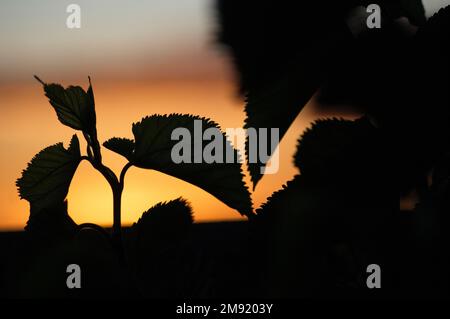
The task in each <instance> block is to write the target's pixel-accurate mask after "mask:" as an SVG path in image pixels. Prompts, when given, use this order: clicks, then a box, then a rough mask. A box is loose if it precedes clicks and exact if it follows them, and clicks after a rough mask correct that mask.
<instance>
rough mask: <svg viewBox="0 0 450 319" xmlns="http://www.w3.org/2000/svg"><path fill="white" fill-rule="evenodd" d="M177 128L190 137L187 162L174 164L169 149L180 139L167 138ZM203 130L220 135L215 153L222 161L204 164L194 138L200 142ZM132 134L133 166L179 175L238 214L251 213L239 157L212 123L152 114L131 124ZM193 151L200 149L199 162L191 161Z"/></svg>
mask: <svg viewBox="0 0 450 319" xmlns="http://www.w3.org/2000/svg"><path fill="white" fill-rule="evenodd" d="M195 121H198V122H196V123H197V124H200V125H201V128H200V127H198V128H195V125H194V123H195ZM177 128H180V129H183V128H184V129H185V130H187V132H188V133H189V135H190V137H191V140H189V141H187V143H188V144H187V146H188V148H190V154H189V155H187V157H188V158H189V162H181V163H178V164H177V163H175V162H174V160H173V159H172V154H171V152H172V149H173V147H174V145H176V144H178V143H180V142H181V141H183V139H181V140H180V141H178V140H172V138H171V135H172V132H173V131H174V130H175V129H177ZM207 129H212V131H213V132H215V133H217V135H219V136H221V137H222V141H219V143H220V145H221V146H222V147H221V149H222V150H223V153H222V154H220V153H218V154H219V155H218V157H220V159H219V160H220V161H222V163H220V162H212V163H205V162H204V160H203V152H202V151H203V147H202V145H199V143H198V141H200V142H201V143H203V142H202V141H201V139H202V136H203V133H204V132H205V130H207ZM133 134H134V138H135V149H134V152H133V155H132V158H131V160H130V162H131V163H132V164H133V165H135V166H137V167H140V168H147V169H154V170H157V171H160V172H163V173H166V174H168V175H171V176H174V177H177V178H180V179H182V180H184V181H187V182H189V183H191V184H194V185H196V186H198V187H200V188H202V189H203V190H205V191H207V192H209V193H210V194H212V195H214V196H215V197H216V198H218V199H219V200H221V201H222V202H224V203H225V204H226V205H228V206H230V207H231V208H234V209H237V210H238V211H239V212H240V213H241V214H243V215H247V216H248V215H251V214H252V203H251V199H250V193H249V191H248V189H247V187H246V186H245V184H244V182H243V179H242V178H243V174H242V170H241V164H240V156H239V154H238V151H237V150H235V149H233V147H232V146H231V143H230V142H229V141H228V140H227V139H226V137H225V134H223V133H222V132H221V131H220V128H219V126H218V125H217V124H216V123H214V122H212V121H210V120H208V119H205V118H200V117H197V116H192V115H181V114H171V115H164V116H163V115H152V116H150V117H145V118H143V119H142V121H141V122H138V123H134V124H133ZM197 134H199V135H198V136H197ZM213 140H214V138H213ZM208 143H209V142H205V143H204V144H208ZM195 150H201V153H200V154H198V155H199V157H200V160H201V162H199V163H195V161H196V159H195V158H194V157H195V153H196V151H195ZM227 154H229V155H232V156H233V162H232V163H227V162H226V159H227Z"/></svg>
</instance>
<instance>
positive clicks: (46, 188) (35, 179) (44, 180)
mask: <svg viewBox="0 0 450 319" xmlns="http://www.w3.org/2000/svg"><path fill="white" fill-rule="evenodd" d="M80 160H81V154H80V144H79V141H78V138H77V136H76V135H74V136H73V137H72V140H71V141H70V145H69V148H68V149H65V148H64V146H63V144H62V143H58V144H55V145H52V146H49V147H47V148H45V149H44V150H42V151H40V152H39V153H38V154H37V155H36V156H35V157H34V158H33V159H32V160H31V162H30V163H29V164H28V167H27V168H26V169H25V170H24V171H23V172H22V177H21V178H19V179H18V180H17V182H16V185H17V187H18V190H19V195H20V198H22V199H26V200H27V201H29V202H30V206H31V214H32V215H33V216H34V215H36V214H38V213H39V212H40V211H41V210H42V209H44V208H49V207H53V206H54V205H57V204H59V203H62V202H63V201H64V199H65V198H66V196H67V192H68V190H69V185H70V182H71V180H72V177H73V175H74V173H75V171H76V169H77V167H78V164H79V163H80ZM30 217H32V216H30Z"/></svg>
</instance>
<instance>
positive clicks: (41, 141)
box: [0, 0, 448, 229]
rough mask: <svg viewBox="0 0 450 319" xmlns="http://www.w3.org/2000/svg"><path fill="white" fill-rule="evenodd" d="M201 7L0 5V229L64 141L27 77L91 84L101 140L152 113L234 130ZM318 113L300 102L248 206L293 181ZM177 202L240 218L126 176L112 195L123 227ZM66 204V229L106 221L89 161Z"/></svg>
mask: <svg viewBox="0 0 450 319" xmlns="http://www.w3.org/2000/svg"><path fill="white" fill-rule="evenodd" d="M70 3H77V4H79V5H80V7H81V29H68V28H67V27H66V24H65V22H66V18H67V16H68V13H66V7H67V5H68V4H70ZM447 3H448V1H447ZM212 4H213V2H212V1H211V0H189V1H167V0H166V1H164V0H152V1H139V0H132V1H130V0H128V1H118V0H95V1H92V0H91V1H81V0H77V1H74V0H72V1H49V0H27V1H18V0H2V1H1V2H0V43H1V44H0V112H1V116H0V152H1V156H0V176H1V178H0V229H21V228H23V226H24V225H25V223H26V220H27V218H28V202H26V201H24V200H19V198H18V195H17V190H16V187H15V180H16V179H17V178H18V177H19V176H20V173H21V170H22V169H23V168H25V167H26V164H27V162H29V160H30V159H31V158H32V157H33V155H35V154H36V153H37V152H38V151H39V150H41V149H42V148H44V147H46V146H48V145H51V144H54V143H56V142H60V141H62V142H64V143H66V144H67V143H68V141H69V140H70V137H71V135H72V134H73V130H71V129H70V128H68V127H65V126H63V125H61V124H59V122H58V121H57V119H56V115H55V113H54V111H53V109H52V108H51V106H50V105H49V104H48V102H47V99H46V98H45V97H44V94H43V91H42V87H41V86H40V84H39V83H37V82H36V81H35V80H34V79H33V77H32V75H33V74H38V75H39V76H40V77H41V78H42V79H44V80H45V81H47V82H59V83H61V84H64V85H69V84H78V85H81V86H83V87H86V86H87V76H88V75H90V76H91V77H92V80H93V87H94V93H95V98H96V108H97V121H98V130H99V139H100V140H101V141H103V140H105V139H107V138H109V137H112V136H120V137H129V138H131V137H132V134H131V123H132V122H136V121H138V120H140V119H141V118H142V117H143V116H145V115H149V114H153V113H171V112H179V113H192V114H198V115H201V116H206V117H210V118H212V119H214V120H215V121H216V122H218V123H219V124H220V125H221V126H222V127H223V128H226V127H242V125H243V120H244V112H243V102H242V101H241V100H239V99H238V98H237V96H236V90H235V87H234V83H233V76H232V72H231V70H230V65H229V61H228V59H227V57H226V56H225V55H224V53H223V52H221V51H220V50H219V49H218V48H217V46H214V44H213V39H214V29H215V24H214V16H213V11H212ZM439 6H442V1H437V0H434V1H431V0H430V1H426V7H427V14H428V15H430V14H431V13H432V12H434V11H436V10H437V8H438V7H439ZM319 116H326V114H318V113H317V112H315V109H314V101H311V102H310V103H309V104H308V106H307V107H306V108H305V109H304V110H303V111H302V113H301V114H300V116H299V118H297V120H296V122H295V123H294V125H293V126H292V127H291V128H290V131H289V132H288V133H287V135H286V137H285V139H284V140H283V141H282V143H281V145H280V171H279V172H278V173H277V174H275V175H267V176H265V177H264V178H263V179H262V181H261V182H260V184H259V185H258V187H257V190H256V191H255V192H254V194H253V195H252V196H253V201H254V206H255V207H258V206H259V205H260V204H261V203H262V202H264V201H265V199H266V198H267V197H268V196H269V195H270V194H271V193H272V192H273V191H275V190H277V189H279V188H280V187H281V185H282V184H284V183H285V182H286V181H288V180H289V179H290V178H291V177H292V176H293V175H294V174H296V173H297V170H296V169H295V168H294V167H293V165H292V160H291V158H292V155H293V152H294V150H295V144H296V139H297V138H298V136H299V134H300V133H301V132H302V131H303V130H304V129H305V127H306V126H307V125H308V123H310V122H311V121H312V120H313V119H314V118H317V117H319ZM79 137H80V138H81V135H80V134H79ZM82 149H84V147H83V148H82ZM103 154H104V162H105V164H106V165H109V166H110V167H111V168H112V169H113V170H114V171H115V172H118V171H120V169H121V167H122V166H123V165H124V164H125V162H124V160H123V159H122V158H121V157H119V156H118V155H116V154H113V153H111V152H109V151H107V150H104V151H103ZM247 181H248V178H247ZM179 196H183V197H185V198H186V199H188V200H189V201H190V202H191V204H192V206H193V208H194V213H195V218H196V220H197V221H207V220H228V219H235V218H238V217H239V214H238V213H237V212H236V211H234V210H232V209H230V208H228V207H227V206H225V205H224V204H222V203H221V202H220V201H218V200H217V199H215V198H214V197H212V196H211V195H209V194H208V193H206V192H205V191H203V190H200V189H199V188H197V187H195V186H192V185H189V184H187V183H185V182H183V181H180V180H177V179H175V178H172V177H169V176H166V175H164V174H161V173H158V172H155V171H148V170H147V171H146V170H141V169H137V168H132V169H131V170H130V171H129V173H128V175H127V178H126V185H125V191H124V197H123V208H122V211H123V221H124V224H130V223H132V222H133V221H135V220H137V218H138V217H140V215H141V214H142V212H143V211H145V210H147V209H148V208H149V207H151V206H152V205H154V204H155V203H157V202H159V201H164V200H170V199H174V198H176V197H179ZM68 200H69V212H70V214H71V216H72V217H73V218H74V219H75V221H77V222H79V223H81V222H94V223H99V224H102V225H110V224H111V222H112V195H111V191H110V189H109V187H108V184H107V183H106V182H105V181H104V180H103V178H102V177H101V176H100V174H99V173H97V172H95V171H94V170H93V169H92V168H91V167H90V166H89V164H88V163H82V164H81V165H80V167H79V170H78V171H77V173H76V175H75V177H74V180H73V183H72V185H71V188H70V192H69V195H68Z"/></svg>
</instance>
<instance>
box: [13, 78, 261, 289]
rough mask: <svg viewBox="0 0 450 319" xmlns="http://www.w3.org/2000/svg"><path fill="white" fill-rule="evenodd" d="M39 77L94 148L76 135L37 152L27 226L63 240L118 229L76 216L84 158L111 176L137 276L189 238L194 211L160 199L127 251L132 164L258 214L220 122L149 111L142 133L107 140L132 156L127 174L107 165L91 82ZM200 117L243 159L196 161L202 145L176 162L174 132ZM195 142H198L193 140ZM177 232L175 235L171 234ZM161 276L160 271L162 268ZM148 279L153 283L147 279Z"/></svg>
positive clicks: (65, 119)
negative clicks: (75, 184) (74, 198)
mask: <svg viewBox="0 0 450 319" xmlns="http://www.w3.org/2000/svg"><path fill="white" fill-rule="evenodd" d="M36 79H37V80H38V81H39V82H40V83H41V84H42V85H43V87H44V91H45V94H46V96H47V97H48V98H49V102H50V104H51V105H52V106H53V108H54V109H55V111H56V113H57V116H58V119H59V121H60V122H61V123H62V124H64V125H67V126H69V127H71V128H73V129H75V130H79V131H81V132H82V134H83V136H84V138H85V140H86V143H87V148H86V154H85V155H82V154H81V151H80V144H79V140H78V137H77V135H73V137H72V139H71V141H70V144H69V147H68V148H64V146H63V144H62V143H58V144H55V145H52V146H49V147H47V148H45V149H44V150H42V151H41V152H39V153H38V154H37V155H36V156H35V157H34V158H33V159H32V161H31V162H30V164H29V165H28V167H27V169H25V170H24V171H23V173H22V177H21V178H19V179H18V180H17V187H18V190H19V194H20V197H21V198H23V199H26V200H28V201H29V202H30V218H29V221H28V223H27V226H26V230H27V231H29V232H32V233H33V234H35V235H37V236H40V237H41V238H46V239H47V240H51V241H53V242H56V243H58V241H61V240H65V239H69V238H73V237H74V236H77V233H78V232H79V229H85V228H89V229H91V230H92V231H95V230H97V231H98V232H99V234H101V236H103V237H105V238H108V239H109V238H110V235H109V234H108V233H107V232H106V231H105V230H103V228H101V227H100V226H98V225H95V224H89V223H88V224H82V225H77V224H76V223H75V222H74V221H73V220H72V219H71V218H70V216H69V215H68V212H67V202H66V201H65V198H66V196H67V193H68V191H69V186H70V183H71V180H72V177H73V176H74V174H75V171H76V169H77V167H78V165H79V163H80V162H81V161H82V160H86V161H88V162H89V163H91V165H92V166H93V167H94V168H95V169H96V170H97V171H99V172H100V173H101V174H102V175H103V176H104V177H105V179H106V180H107V181H108V183H109V185H110V187H111V189H112V193H113V229H112V237H111V240H112V241H111V242H112V244H113V247H114V249H115V251H116V253H117V254H118V257H119V260H120V261H121V263H122V264H123V265H126V258H125V255H127V256H128V261H129V262H132V263H133V265H129V266H130V267H132V268H134V270H135V274H137V275H141V276H142V269H143V268H145V267H150V266H152V265H157V263H156V260H159V261H161V260H164V259H163V258H161V254H165V253H166V252H165V249H166V248H167V249H172V248H171V247H170V243H173V244H174V245H175V244H177V245H181V243H182V242H183V240H181V238H184V239H185V237H186V234H187V230H188V229H189V226H190V224H191V223H192V220H193V218H192V211H191V208H190V206H189V205H188V203H187V202H186V201H185V200H183V199H181V198H180V199H177V200H175V201H171V202H168V203H160V204H158V205H156V206H155V207H153V208H151V209H150V210H149V211H147V212H145V213H144V214H143V215H142V218H141V219H140V220H139V221H138V222H137V223H136V224H135V225H134V226H133V227H132V228H131V229H130V233H129V236H130V238H134V239H132V240H128V241H127V243H128V244H127V245H126V246H127V247H128V252H125V253H124V247H123V242H122V226H121V196H122V191H123V188H124V183H125V174H126V172H127V171H128V169H129V168H130V167H132V166H136V167H140V168H145V169H154V170H157V171H160V172H163V173H166V174H168V175H171V176H174V177H178V178H180V179H183V180H185V181H187V182H189V183H191V184H193V185H196V186H198V187H200V188H202V189H204V190H206V191H208V192H209V193H211V194H212V195H214V196H215V197H216V198H218V199H219V200H221V201H222V202H224V203H225V204H227V205H228V206H230V207H232V208H234V209H236V210H238V211H239V212H240V213H241V214H242V215H246V216H251V215H252V214H253V211H252V204H251V199H250V193H249V191H248V189H247V188H246V186H245V184H244V182H243V180H242V176H243V174H242V171H241V164H240V163H239V154H238V152H237V150H235V149H233V147H232V146H231V144H230V142H229V141H228V140H227V138H226V137H225V135H224V134H223V133H222V132H220V128H219V126H218V125H217V124H216V123H214V122H212V121H210V120H208V119H205V118H200V117H198V116H193V115H182V114H171V115H157V114H156V115H152V116H147V117H144V118H143V119H142V120H141V121H140V122H137V123H134V124H133V127H132V131H133V135H134V140H131V139H126V138H111V139H109V140H107V141H106V142H104V143H103V145H104V146H105V147H106V148H107V149H109V150H112V151H114V152H116V153H118V154H120V155H122V156H124V157H125V158H126V159H127V160H128V163H127V164H126V165H125V166H124V167H123V169H122V171H121V173H120V175H119V176H117V175H116V174H115V173H114V172H113V171H112V170H111V169H109V168H108V167H107V166H105V165H104V163H103V160H102V153H101V146H100V142H99V141H98V138H97V128H96V114H95V102H94V94H93V90H92V86H91V84H89V88H88V89H87V91H84V90H83V89H82V88H81V87H79V86H69V87H68V88H63V87H62V86H61V85H59V84H47V83H45V82H43V81H42V80H41V79H39V78H38V77H36ZM89 82H90V79H89ZM194 121H201V123H202V129H203V130H206V129H208V128H214V129H217V130H219V132H220V134H222V137H223V144H224V146H225V148H226V149H225V150H226V151H227V152H229V150H231V152H232V154H233V155H234V158H235V159H236V160H235V161H234V162H233V163H226V162H225V161H223V162H222V163H220V162H218V161H216V162H214V163H211V164H208V163H205V162H203V163H196V162H195V161H194V160H192V158H193V156H194V152H191V153H192V154H191V155H192V156H191V162H190V163H184V162H183V163H180V164H176V163H174V162H173V160H172V158H171V150H172V148H173V146H174V145H175V144H176V143H177V141H176V140H172V139H171V134H172V132H173V130H174V129H176V128H185V129H187V130H189V132H190V133H191V134H192V135H194ZM201 133H203V131H202V132H201ZM202 135H203V134H202ZM193 143H195V141H194V142H193ZM192 146H193V145H190V147H192ZM225 153H226V152H224V154H223V155H224V156H225ZM169 234H171V235H170V236H169ZM129 243H133V245H131V246H130V245H129ZM176 250H177V252H178V253H181V252H182V250H180V249H179V247H178V248H177V249H176ZM143 256H145V258H144V257H143ZM180 256H181V255H180ZM149 258H150V259H149ZM174 258H176V257H174ZM149 260H151V262H150V261H149ZM140 263H141V264H140ZM166 266H168V265H166ZM176 266H178V263H176V264H171V265H170V267H172V268H170V269H172V270H173V271H174V272H175V268H174V267H176ZM168 269H169V268H165V267H162V268H161V269H160V271H164V270H166V271H168ZM166 273H167V272H166ZM160 274H161V273H160ZM155 275H156V276H157V274H155ZM171 275H173V273H171ZM167 277H168V276H166V278H167ZM135 282H137V280H135ZM143 282H144V283H148V282H147V281H146V280H143ZM160 288H161V289H162V288H163V287H162V286H161V287H160ZM147 289H148V288H147Z"/></svg>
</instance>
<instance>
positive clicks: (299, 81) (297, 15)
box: [217, 0, 355, 188]
mask: <svg viewBox="0 0 450 319" xmlns="http://www.w3.org/2000/svg"><path fill="white" fill-rule="evenodd" d="M217 2H218V5H217V8H218V13H219V21H220V24H221V28H220V31H219V40H220V41H221V42H222V43H224V44H225V45H226V46H227V47H228V48H229V49H231V53H232V57H233V61H234V62H235V65H236V68H237V71H238V72H239V74H238V75H239V79H240V86H241V92H242V93H243V94H244V95H245V96H246V100H247V105H246V107H245V112H246V114H247V119H246V122H245V128H255V129H256V130H257V132H258V129H260V128H269V129H270V128H278V129H279V138H280V140H281V139H282V138H283V136H284V134H285V133H286V131H287V129H288V128H289V126H290V125H291V124H292V122H293V121H294V119H295V118H296V117H297V115H298V114H299V112H300V111H301V110H302V108H303V107H304V105H305V104H306V103H307V102H308V100H309V99H310V98H311V97H312V96H313V94H314V93H315V91H316V90H317V89H318V88H319V86H320V84H321V81H322V79H323V76H324V73H326V71H327V66H326V65H325V62H327V60H328V59H329V57H330V56H332V55H333V54H334V53H335V52H336V51H337V50H339V49H340V46H345V45H346V44H347V41H351V40H352V39H351V34H350V31H349V30H348V28H347V26H346V25H345V16H346V14H347V12H348V9H350V8H352V7H353V6H354V5H355V3H354V1H344V2H337V1H327V0H326V1H320V2H314V1H308V2H305V1H304V2H296V1H292V2H289V3H288V2H285V3H283V4H280V3H279V2H278V1H275V0H264V1H259V2H258V3H257V4H254V3H245V2H243V1H233V0H218V1H217ZM249 17H251V20H252V22H251V23H249V22H248V21H249ZM258 138H261V135H259V136H258ZM262 143H264V141H262ZM258 144H259V143H258ZM266 144H267V145H270V137H269V138H268V140H267V141H266ZM274 146H276V145H274ZM258 147H259V145H256V148H258ZM249 148H250V147H249V140H247V143H246V152H247V162H248V168H249V172H250V176H251V179H252V182H253V188H255V187H256V185H257V183H258V181H259V180H260V179H261V177H262V174H261V169H262V168H264V167H265V163H262V161H261V159H260V158H258V159H257V162H256V163H249V162H250V161H249V160H250V158H249ZM270 148H271V149H272V150H274V149H275V148H274V147H270ZM258 153H259V152H258Z"/></svg>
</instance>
